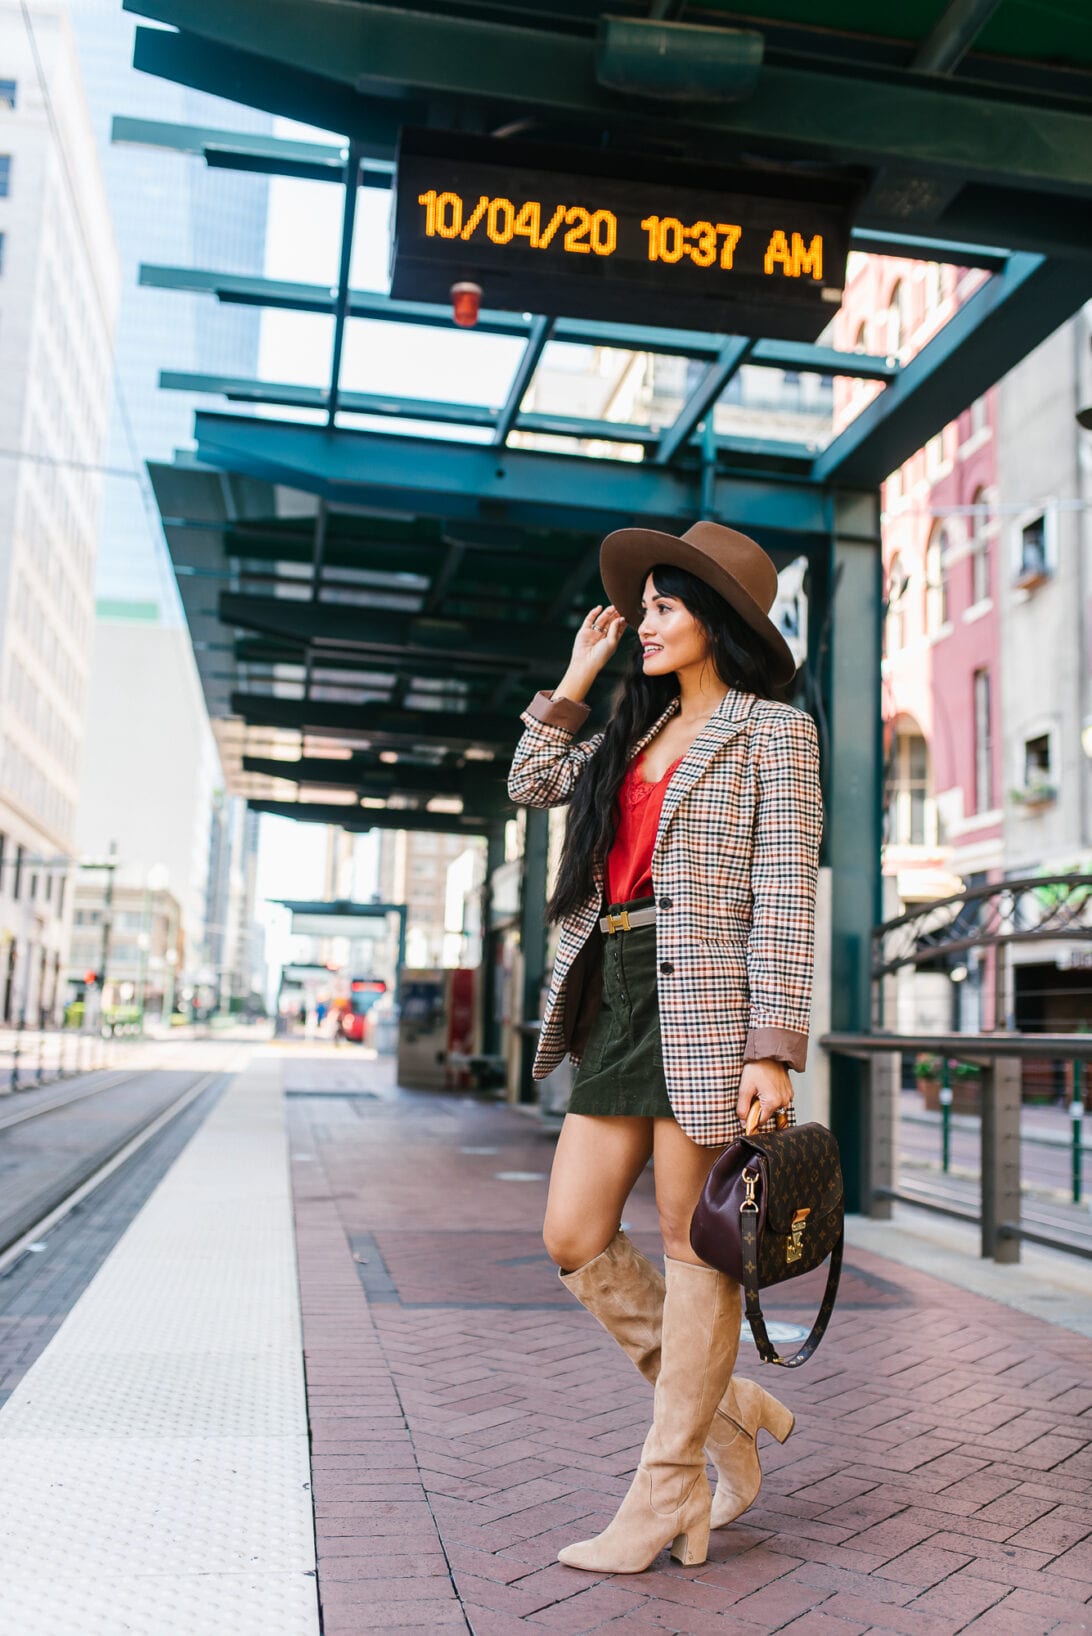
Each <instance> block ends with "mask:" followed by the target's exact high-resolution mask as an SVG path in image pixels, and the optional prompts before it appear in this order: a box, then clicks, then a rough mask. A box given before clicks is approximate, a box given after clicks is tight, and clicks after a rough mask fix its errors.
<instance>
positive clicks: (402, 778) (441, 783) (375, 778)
mask: <svg viewBox="0 0 1092 1636" xmlns="http://www.w3.org/2000/svg"><path fill="white" fill-rule="evenodd" d="M243 771H244V772H245V773H260V774H261V775H262V776H263V777H264V778H282V779H286V780H288V782H289V783H293V784H310V785H311V786H313V787H316V788H318V787H321V786H323V785H325V786H326V787H327V788H329V789H349V790H355V791H356V792H357V794H358V795H368V796H373V797H377V798H380V799H385V798H386V797H388V796H391V795H397V796H406V797H409V798H411V799H413V800H418V799H420V798H421V797H422V796H424V797H425V798H426V799H431V798H432V797H433V796H437V795H443V796H459V797H460V798H461V799H462V801H463V803H464V805H466V807H467V809H468V810H470V811H473V812H484V811H486V810H487V808H492V807H493V806H495V805H497V804H498V803H500V804H504V805H510V803H509V802H508V801H507V797H506V792H505V778H504V774H503V773H502V772H500V771H498V770H497V766H496V763H494V762H489V761H470V762H466V763H464V765H463V766H461V767H456V766H452V765H450V764H448V763H444V764H443V765H442V766H428V767H425V766H420V765H414V764H413V763H412V762H409V761H405V760H399V761H397V762H395V763H394V764H393V765H389V764H388V763H386V762H383V761H380V760H379V758H378V757H377V756H352V757H351V758H349V759H346V760H342V761H338V760H335V759H334V758H333V757H330V756H301V757H300V758H299V760H297V761H278V760H275V759H274V758H273V757H271V756H257V755H245V756H244V757H243Z"/></svg>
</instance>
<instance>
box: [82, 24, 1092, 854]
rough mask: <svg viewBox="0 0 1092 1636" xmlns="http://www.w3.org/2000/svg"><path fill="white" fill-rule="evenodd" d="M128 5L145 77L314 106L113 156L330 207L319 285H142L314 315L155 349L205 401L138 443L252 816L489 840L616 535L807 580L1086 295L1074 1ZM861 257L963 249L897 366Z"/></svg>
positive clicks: (247, 100)
mask: <svg viewBox="0 0 1092 1636" xmlns="http://www.w3.org/2000/svg"><path fill="white" fill-rule="evenodd" d="M127 7H128V9H129V10H131V11H135V12H138V13H139V14H141V15H142V16H143V17H145V18H147V19H150V20H151V21H152V22H153V23H154V24H155V25H156V26H154V27H140V28H139V29H138V30H137V35H136V48H135V62H136V66H137V67H138V68H140V69H143V70H145V71H146V72H148V73H150V74H155V75H159V76H161V77H163V78H165V79H168V80H172V81H175V82H177V83H180V84H183V85H187V86H191V87H195V88H197V89H199V90H202V91H207V92H211V93H214V94H216V95H219V96H221V97H225V98H228V99H230V100H232V101H234V102H236V103H241V104H246V105H249V106H251V107H254V108H259V109H264V110H267V111H269V112H270V113H272V114H275V115H279V116H283V118H285V119H287V120H291V121H295V122H298V124H299V125H303V126H309V127H312V129H311V130H308V131H306V132H304V133H302V134H278V135H275V136H264V135H255V134H253V133H250V134H244V133H240V132H238V131H232V130H227V129H205V128H197V127H192V126H179V125H165V124H157V123H155V122H151V121H148V120H134V119H128V118H119V119H118V120H117V121H116V122H115V130H114V136H115V140H118V141H123V142H136V143H141V144H145V145H151V146H157V147H160V148H164V149H168V150H173V151H176V152H179V151H181V152H186V153H191V154H195V155H199V156H202V157H203V159H204V161H205V162H206V163H207V164H208V165H209V166H213V167H221V168H228V169H234V170H240V171H252V172H260V173H266V174H269V175H273V176H278V177H284V178H289V179H292V180H293V181H294V182H295V184H297V185H298V186H299V187H300V188H304V187H306V186H308V185H311V186H318V185H320V184H321V185H324V186H325V187H326V188H327V189H328V190H330V195H329V196H330V197H331V198H332V199H335V200H338V201H339V203H338V213H339V215H340V254H338V255H336V257H335V255H334V254H333V253H332V254H331V264H330V265H329V267H328V268H325V267H324V268H323V269H322V276H321V277H319V278H316V279H314V280H312V281H310V282H292V281H288V280H278V279H276V278H271V277H258V276H245V275H241V274H239V273H233V272H229V271H227V270H225V269H218V268H214V267H213V268H210V267H184V268H183V267H164V266H144V267H142V269H141V273H140V277H141V281H142V283H143V284H145V285H148V286H155V287H158V288H161V289H174V290H179V291H189V292H198V293H200V294H201V295H203V296H205V297H206V298H207V299H208V300H210V301H218V302H222V303H239V304H243V305H248V306H256V307H260V308H262V309H264V310H265V311H266V312H267V313H270V314H275V315H276V322H278V323H279V324H281V325H282V326H285V333H286V334H287V333H289V332H290V330H291V326H292V325H296V326H299V337H300V338H301V339H302V340H304V341H305V342H306V346H305V350H306V355H307V357H308V359H309V364H308V368H307V369H306V370H300V371H299V372H298V377H297V378H295V379H287V380H273V379H265V380H246V379H236V378H228V377H221V376H209V375H194V374H192V373H183V372H179V371H177V370H174V369H172V368H171V360H170V359H169V358H164V359H162V360H157V362H160V363H161V364H162V366H163V372H162V375H161V384H162V385H163V387H164V388H165V389H168V390H170V389H177V390H184V391H186V392H190V393H194V392H196V393H201V394H209V395H211V406H210V407H208V408H202V409H201V410H199V411H198V413H197V415H196V421H195V435H194V444H195V447H194V449H193V450H186V451H180V452H179V453H177V454H176V456H175V458H174V459H173V461H171V462H169V463H168V462H161V463H155V464H153V465H152V466H151V468H150V471H151V478H152V483H153V487H154V491H155V495H156V499H157V501H158V504H159V508H160V512H161V515H162V521H163V526H164V530H165V534H166V538H167V542H168V546H169V549H170V553H171V557H172V561H173V564H174V568H175V572H176V575H177V579H178V584H179V587H180V590H181V594H182V600H183V604H184V607H185V612H186V616H187V619H188V621H189V626H190V631H191V634H192V639H193V645H194V650H195V653H196V656H197V661H198V666H199V670H200V674H201V679H202V683H203V686H204V690H205V696H206V700H207V703H208V707H209V711H210V714H211V716H212V718H213V720H214V724H215V726H216V729H217V733H218V736H219V738H220V743H221V748H222V752H223V756H224V761H225V769H226V771H227V773H228V776H229V778H230V780H231V782H232V786H233V788H234V789H235V790H237V791H238V792H240V793H243V794H245V795H247V796H248V797H249V798H250V800H251V802H252V804H253V805H256V806H259V807H262V808H264V809H266V810H273V811H285V812H290V813H291V814H292V815H294V816H298V817H308V818H312V819H315V820H319V821H323V822H336V823H339V824H342V825H343V826H345V827H347V828H363V829H366V828H370V827H373V826H376V825H380V826H382V825H386V826H397V827H417V828H437V829H453V828H454V829H464V830H467V831H471V832H479V833H480V832H481V831H483V830H484V829H485V828H486V827H487V826H490V825H493V824H495V823H496V821H497V818H498V816H499V815H501V814H503V812H504V810H505V809H504V791H503V772H504V769H505V767H506V764H507V759H508V756H509V754H510V752H511V750H512V747H513V745H514V742H515V738H516V735H517V732H518V716H517V712H518V708H519V707H520V706H521V705H522V703H523V701H524V698H525V697H526V696H527V695H528V694H529V692H530V691H531V690H532V689H533V688H534V687H537V686H544V685H549V684H550V682H551V681H552V680H555V679H556V678H557V677H558V676H559V675H560V674H561V672H562V670H563V668H564V665H565V661H566V657H567V654H568V652H569V650H570V647H571V642H572V632H573V629H574V627H575V625H576V623H577V621H578V619H579V617H580V614H581V612H582V611H583V610H584V609H585V608H586V606H587V605H588V603H589V601H592V600H594V599H595V593H596V590H597V586H598V579H597V574H596V563H597V547H598V542H599V540H600V539H601V537H602V535H603V533H604V532H606V531H607V530H608V529H610V528H611V527H614V526H617V525H620V524H625V523H629V522H632V521H634V520H640V521H642V522H644V523H647V524H650V525H653V526H662V527H665V528H667V529H669V530H670V531H672V532H676V531H678V530H679V529H680V528H681V527H685V526H686V524H687V523H689V522H690V521H692V520H694V519H695V518H696V517H698V516H713V517H717V518H720V519H722V520H724V521H727V522H730V523H732V524H734V525H735V526H738V527H740V528H743V529H745V530H746V531H748V532H750V533H752V534H754V535H755V536H756V537H757V538H758V539H759V540H760V541H761V542H762V544H763V545H764V546H766V548H767V549H768V550H769V551H770V552H771V554H772V555H773V556H774V557H775V560H776V561H777V562H778V563H779V565H781V566H785V565H787V564H789V563H790V562H795V561H798V560H800V559H803V560H804V561H805V562H806V563H807V564H808V565H810V566H811V567H812V568H815V569H818V565H819V564H820V563H821V562H822V560H823V558H824V554H825V553H826V551H827V548H828V545H829V541H830V537H831V533H832V528H833V518H834V515H835V511H836V508H837V506H838V505H839V504H840V503H841V502H842V501H843V500H844V499H845V498H846V497H847V496H850V497H852V496H853V495H857V494H862V493H870V494H873V495H874V494H875V491H876V490H877V489H878V486H879V484H880V483H881V481H882V480H883V479H884V477H885V476H886V475H887V474H888V473H890V472H891V471H892V470H893V469H894V468H895V467H896V466H898V465H899V464H900V463H901V462H902V461H903V460H904V459H906V458H907V457H908V456H909V455H910V454H911V453H912V452H913V451H914V450H915V449H917V448H919V447H921V446H922V445H923V444H924V443H925V442H926V440H927V439H928V438H929V437H931V436H933V435H934V434H935V433H936V432H938V431H939V430H940V429H941V428H942V427H943V426H944V425H945V424H946V423H947V422H949V421H951V420H952V419H954V417H955V416H956V415H957V414H959V413H960V412H961V411H962V410H964V409H965V408H967V407H968V406H969V405H970V404H971V403H973V402H974V401H975V400H976V399H977V398H979V397H980V396H981V395H982V394H983V393H984V392H985V391H986V390H987V388H988V387H989V386H990V385H992V384H993V383H994V382H995V381H997V380H998V379H999V378H1000V377H1001V376H1002V375H1004V374H1005V373H1006V371H1008V370H1009V369H1010V368H1011V367H1012V366H1013V365H1014V364H1016V363H1017V362H1019V360H1020V359H1021V358H1022V357H1024V356H1025V355H1026V354H1027V353H1028V352H1029V351H1030V350H1031V349H1032V348H1034V347H1035V346H1036V345H1037V344H1038V343H1039V342H1040V341H1041V340H1043V339H1044V338H1045V337H1046V336H1047V335H1049V334H1050V333H1051V332H1052V331H1053V330H1054V329H1056V328H1057V327H1058V326H1059V325H1060V324H1062V323H1063V322H1065V320H1066V319H1067V318H1069V317H1070V316H1071V315H1072V314H1073V313H1074V312H1076V310H1077V309H1078V308H1079V307H1080V305H1081V304H1082V303H1083V302H1084V301H1085V300H1086V299H1088V298H1089V297H1090V296H1092V231H1090V226H1092V223H1090V214H1089V202H1090V197H1092V117H1090V114H1089V109H1090V106H1092V103H1090V100H1089V93H1090V89H1092V12H1090V11H1089V9H1088V7H1087V6H1086V4H1085V3H1084V0H1055V3H1054V4H1052V5H1051V6H1049V7H1046V6H1039V5H1030V4H1026V3H1023V0H1000V3H998V0H950V3H944V0H906V3H904V4H902V5H899V6H889V7H876V6H875V5H867V6H866V5H864V4H861V3H859V0H842V3H837V4H835V3H830V0H827V3H823V0H818V3H816V0H780V3H776V4H766V5H756V6H755V7H753V8H751V9H749V10H746V11H744V10H740V9H737V8H733V7H731V6H728V5H724V4H720V3H717V0H704V3H700V4H699V3H694V4H679V3H672V0H659V3H655V0H654V3H653V4H651V5H644V6H636V5H632V4H626V3H625V0H615V3H614V4H613V5H612V6H611V7H610V8H609V9H603V8H600V7H599V6H595V5H588V4H581V3H577V0H553V3H552V4H549V5H535V4H532V3H526V4H520V3H518V0H508V3H503V0H496V3H492V4H476V3H471V0H466V3H464V0H446V3H444V0H432V3H431V4H430V3H429V0H420V3H417V4H414V5H412V6H410V5H400V4H390V3H388V4H386V5H384V6H374V5H370V4H362V3H355V0H217V4H216V5H215V6H210V5H208V4H207V3H206V0H127ZM162 25H166V26H162ZM278 130H280V127H279V128H278ZM327 133H328V134H327ZM334 190H336V191H334ZM392 202H393V204H394V210H393V212H392V211H391V208H390V207H391V204H392ZM300 203H301V207H302V206H303V204H304V201H303V199H302V198H301V201H300ZM392 214H393V222H394V226H393V233H392V232H389V231H388V217H389V216H391V215H392ZM307 224H308V216H307V213H306V211H305V210H304V209H302V208H301V214H300V233H301V235H303V234H306V233H307V231H308V225H307ZM847 251H848V252H849V254H850V257H851V258H852V254H853V253H854V252H868V253H871V254H874V255H881V256H886V257H891V258H895V259H897V260H903V261H906V262H914V263H917V264H920V263H922V262H926V263H931V264H941V265H948V266H954V267H957V268H959V269H963V270H964V272H963V274H961V276H960V296H959V299H958V300H953V301H951V303H950V307H951V310H950V313H949V315H948V317H947V321H946V322H944V323H943V324H942V325H941V326H940V327H939V328H938V329H937V331H936V333H935V334H934V335H933V336H932V338H931V339H930V340H928V342H927V343H926V344H925V345H924V346H923V347H921V349H920V350H918V351H917V352H916V353H912V352H911V349H910V348H909V347H908V346H907V345H906V344H905V342H906V338H905V336H903V335H901V334H900V333H898V331H897V329H896V330H895V331H893V332H890V333H889V334H888V336H887V339H886V341H885V344H884V345H883V346H882V347H880V348H878V349H874V350H872V351H868V350H865V349H864V347H863V344H858V343H857V342H856V341H853V340H850V341H848V342H847V341H846V339H845V337H844V335H843V336H841V343H840V344H836V343H835V337H836V334H837V335H840V331H839V327H838V324H837V320H836V314H837V310H838V305H839V300H840V296H841V290H842V285H843V281H844V274H845V270H846V252H847ZM389 252H393V253H392V254H390V255H389ZM392 271H393V286H392V283H391V273H392ZM458 284H464V285H465V284H470V285H475V284H476V285H477V286H478V287H479V288H480V291H481V295H480V312H479V313H478V317H477V323H476V325H475V326H474V327H473V328H457V327H456V326H455V324H454V323H453V300H454V298H453V296H452V294H451V291H452V287H453V286H455V285H458ZM392 289H393V293H392ZM473 299H474V300H476V299H478V298H476V297H473ZM271 322H272V320H271ZM297 350H298V349H297ZM764 382H768V389H765V388H764V385H763V383H764ZM790 386H791V390H789V388H790ZM217 399H219V400H220V402H219V403H217V402H216V400H217ZM225 404H226V407H225ZM763 405H766V408H767V409H768V411H769V412H766V411H765V410H764V409H763ZM820 582H821V573H817V580H816V583H817V585H818V584H819V583H820ZM828 593H829V587H827V588H826V590H824V591H823V592H822V595H827V594H828ZM819 612H822V609H821V607H820V608H819ZM816 623H818V621H817V620H813V624H816ZM804 674H805V679H806V678H807V674H808V672H807V668H805V673H804Z"/></svg>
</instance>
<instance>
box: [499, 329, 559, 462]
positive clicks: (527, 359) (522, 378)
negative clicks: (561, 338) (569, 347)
mask: <svg viewBox="0 0 1092 1636" xmlns="http://www.w3.org/2000/svg"><path fill="white" fill-rule="evenodd" d="M553 327H554V322H553V319H552V318H532V319H531V333H530V335H529V336H528V337H527V345H526V346H525V347H524V349H523V356H522V357H521V359H520V361H519V364H518V366H517V368H516V372H515V374H514V375H513V376H512V384H511V385H510V386H509V388H508V396H507V397H506V398H505V400H504V406H503V408H502V409H501V412H500V414H499V415H498V416H497V429H496V431H495V432H494V434H493V442H494V443H495V444H496V446H497V447H498V448H503V447H504V445H505V444H506V443H507V442H508V436H509V433H510V432H511V430H512V428H513V426H515V424H516V420H517V417H518V415H519V406H520V404H521V403H522V402H523V399H524V394H525V393H526V391H527V388H528V387H529V386H530V384H531V381H532V379H533V378H534V373H535V370H536V369H537V368H538V365H539V359H540V358H541V357H542V354H543V352H544V351H545V348H546V343H547V341H548V340H549V339H550V335H551V333H552V331H553Z"/></svg>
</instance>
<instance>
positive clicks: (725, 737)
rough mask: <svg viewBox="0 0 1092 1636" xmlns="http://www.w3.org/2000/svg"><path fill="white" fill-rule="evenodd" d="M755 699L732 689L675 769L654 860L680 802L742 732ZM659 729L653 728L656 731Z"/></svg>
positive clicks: (662, 817)
mask: <svg viewBox="0 0 1092 1636" xmlns="http://www.w3.org/2000/svg"><path fill="white" fill-rule="evenodd" d="M755 698H756V695H755V694H754V693H744V692H743V691H741V690H740V689H739V688H735V687H732V688H729V690H728V692H727V693H726V694H725V695H724V698H723V699H722V700H721V702H720V703H719V704H718V705H717V708H716V709H715V710H714V711H713V714H712V715H711V716H710V718H709V720H708V721H707V722H706V724H705V726H704V727H703V728H702V730H701V732H700V733H699V734H698V736H697V738H696V739H695V740H694V742H693V744H692V745H691V746H690V748H689V750H687V752H686V754H685V756H684V757H683V759H682V762H681V763H680V765H679V766H678V767H677V768H676V769H675V772H674V774H673V776H672V779H671V782H670V783H669V784H668V786H667V790H666V792H665V794H664V802H663V806H662V807H661V809H660V823H659V827H658V828H657V830H656V845H655V846H654V847H653V857H655V855H656V853H657V852H658V851H659V850H660V847H661V845H662V844H663V839H664V836H665V835H666V833H667V828H668V825H669V824H670V822H671V820H672V818H673V817H674V815H675V812H676V810H677V809H678V806H679V803H680V802H681V801H682V800H683V799H684V797H685V796H687V795H689V793H690V791H691V790H692V789H693V788H694V785H695V784H696V783H697V782H698V779H699V778H700V777H701V775H702V773H704V771H705V769H706V767H708V765H709V763H710V762H711V761H712V759H713V757H714V756H715V755H716V754H717V752H718V750H720V749H721V748H722V747H723V746H724V745H725V744H727V743H728V742H729V741H730V740H731V739H733V738H735V736H736V734H737V733H739V732H741V731H742V729H743V727H744V726H745V725H746V722H747V718H748V716H749V715H750V714H751V711H752V710H753V708H754V703H755ZM655 730H656V729H653V731H655ZM650 736H651V735H650Z"/></svg>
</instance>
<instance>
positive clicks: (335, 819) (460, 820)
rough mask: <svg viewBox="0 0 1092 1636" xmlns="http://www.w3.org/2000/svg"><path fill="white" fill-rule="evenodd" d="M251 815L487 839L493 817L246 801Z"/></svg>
mask: <svg viewBox="0 0 1092 1636" xmlns="http://www.w3.org/2000/svg"><path fill="white" fill-rule="evenodd" d="M247 806H248V807H249V808H250V811H251V812H265V813H268V814H270V815H271V816H272V817H274V818H293V819H295V821H296V822H297V823H301V824H328V825H332V826H334V827H335V828H337V829H347V830H350V831H351V832H352V833H353V834H354V835H365V834H367V832H368V830H370V829H409V830H425V831H427V832H428V833H429V834H431V835H467V836H469V835H487V834H488V833H489V829H490V827H491V825H493V824H495V823H496V821H497V820H496V815H495V814H492V813H490V814H484V815H483V814H476V813H462V812H422V811H421V810H420V808H414V807H355V806H354V807H350V806H341V805H339V804H338V803H337V802H333V801H262V800H248V801H247Z"/></svg>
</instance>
